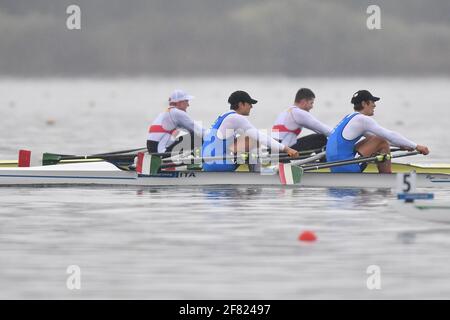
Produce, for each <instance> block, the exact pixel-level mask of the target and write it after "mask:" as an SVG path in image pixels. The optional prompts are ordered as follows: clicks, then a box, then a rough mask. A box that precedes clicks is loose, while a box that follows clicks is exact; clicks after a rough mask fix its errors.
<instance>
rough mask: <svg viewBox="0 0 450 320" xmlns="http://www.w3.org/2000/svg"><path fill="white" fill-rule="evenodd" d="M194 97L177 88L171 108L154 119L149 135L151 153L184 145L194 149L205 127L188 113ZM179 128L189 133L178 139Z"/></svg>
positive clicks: (171, 96) (148, 145)
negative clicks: (190, 102) (187, 110)
mask: <svg viewBox="0 0 450 320" xmlns="http://www.w3.org/2000/svg"><path fill="white" fill-rule="evenodd" d="M193 98H194V97H193V96H191V95H188V94H187V93H186V92H184V91H183V90H175V91H174V92H173V93H172V94H171V95H170V98H169V108H167V110H166V111H165V112H162V113H161V114H159V115H158V117H157V118H156V119H155V120H154V121H153V123H152V124H151V126H150V128H149V130H148V137H147V149H148V152H149V153H163V152H171V151H173V149H174V147H176V146H178V147H177V148H179V147H181V145H183V146H184V148H185V149H189V148H190V150H194V147H195V143H194V141H195V142H196V141H199V143H198V145H200V144H201V138H202V136H203V129H202V128H201V127H200V126H199V125H198V124H196V123H195V122H194V121H193V120H192V119H191V118H190V117H189V115H188V114H187V112H186V109H187V108H188V107H189V101H190V100H192V99H193ZM178 129H184V130H186V131H187V132H188V134H187V135H184V136H181V137H179V138H178V139H176V136H177V134H178V133H179V131H178Z"/></svg>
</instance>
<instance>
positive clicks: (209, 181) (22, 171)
mask: <svg viewBox="0 0 450 320" xmlns="http://www.w3.org/2000/svg"><path fill="white" fill-rule="evenodd" d="M0 185H3V186H5V185H9V186H15V185H119V186H120V185H123V186H205V185H281V182H280V180H279V177H278V175H276V174H272V175H265V174H260V173H256V172H201V171H185V172H183V171H172V172H165V173H162V174H158V175H155V176H145V175H138V174H137V173H136V172H134V171H121V170H119V169H118V168H116V167H115V166H113V165H112V164H109V163H95V164H94V163H93V164H89V166H86V164H65V165H54V166H45V167H31V168H5V169H1V170H0ZM416 185H417V187H418V188H436V187H444V186H447V187H450V175H448V174H427V173H418V174H417V183H416ZM298 186H304V187H356V188H366V187H373V188H392V187H395V186H396V175H395V174H378V173H329V172H306V173H305V174H304V175H303V177H302V180H301V182H300V184H298Z"/></svg>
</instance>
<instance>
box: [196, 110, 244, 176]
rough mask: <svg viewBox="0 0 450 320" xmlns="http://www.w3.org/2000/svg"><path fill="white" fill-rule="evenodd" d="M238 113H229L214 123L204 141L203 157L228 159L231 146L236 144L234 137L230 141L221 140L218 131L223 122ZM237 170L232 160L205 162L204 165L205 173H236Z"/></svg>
mask: <svg viewBox="0 0 450 320" xmlns="http://www.w3.org/2000/svg"><path fill="white" fill-rule="evenodd" d="M234 113H236V111H230V112H227V113H225V114H223V115H221V116H219V117H218V118H217V119H216V121H214V123H213V125H212V126H211V130H210V131H209V133H208V135H207V136H206V137H205V138H204V140H203V145H202V156H203V157H220V156H223V157H226V156H227V154H228V151H227V150H228V148H229V146H230V145H231V144H232V143H233V142H234V137H230V138H228V139H220V138H219V137H217V130H218V129H219V127H220V125H221V124H222V122H223V121H224V120H225V118H226V117H228V116H229V115H230V114H234ZM235 169H236V164H235V163H232V160H231V159H229V160H214V161H205V162H204V163H203V170H204V171H234V170H235Z"/></svg>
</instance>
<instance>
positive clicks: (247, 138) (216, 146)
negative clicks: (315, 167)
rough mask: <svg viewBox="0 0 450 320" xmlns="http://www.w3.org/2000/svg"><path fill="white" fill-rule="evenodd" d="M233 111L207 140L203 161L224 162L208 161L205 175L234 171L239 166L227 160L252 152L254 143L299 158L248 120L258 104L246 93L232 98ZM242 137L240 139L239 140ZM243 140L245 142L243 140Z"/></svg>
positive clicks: (216, 125)
mask: <svg viewBox="0 0 450 320" xmlns="http://www.w3.org/2000/svg"><path fill="white" fill-rule="evenodd" d="M228 103H229V104H230V109H231V110H230V111H228V112H225V113H223V114H222V115H220V116H219V117H218V118H217V120H216V121H215V122H214V123H213V125H212V127H211V130H210V131H209V133H208V135H207V136H206V137H205V139H204V142H203V147H202V155H203V157H214V158H220V159H217V160H211V161H205V163H204V164H203V170H204V171H234V170H235V169H236V168H237V164H235V163H233V161H230V159H229V158H227V156H229V155H230V154H231V153H236V152H243V151H244V152H248V151H249V149H250V148H251V147H250V145H251V144H252V142H260V143H261V144H263V145H265V146H268V147H270V148H271V150H273V151H278V152H282V151H284V152H287V153H288V154H289V156H291V157H293V156H298V151H296V150H293V149H291V148H289V147H287V146H285V145H283V144H281V143H279V142H278V141H276V140H274V139H272V138H271V137H269V136H267V135H265V134H263V133H262V132H259V131H258V130H257V129H256V128H255V127H254V126H253V125H252V124H251V123H250V122H249V121H248V119H247V116H248V115H249V114H250V110H251V108H252V106H253V104H255V103H257V101H256V100H254V99H252V98H251V97H250V95H249V94H248V93H247V92H245V91H235V92H233V93H232V94H231V95H230V97H229V98H228ZM238 135H240V137H239V139H238V138H237V136H238ZM241 137H244V139H242V140H240V138H241Z"/></svg>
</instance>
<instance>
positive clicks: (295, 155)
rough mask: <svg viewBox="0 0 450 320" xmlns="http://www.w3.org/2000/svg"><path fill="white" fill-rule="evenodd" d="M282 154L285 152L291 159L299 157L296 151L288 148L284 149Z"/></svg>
mask: <svg viewBox="0 0 450 320" xmlns="http://www.w3.org/2000/svg"><path fill="white" fill-rule="evenodd" d="M284 152H286V153H287V154H288V155H289V157H292V158H293V157H298V156H299V154H298V151H297V150H294V149H292V148H289V147H286V148H284Z"/></svg>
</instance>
